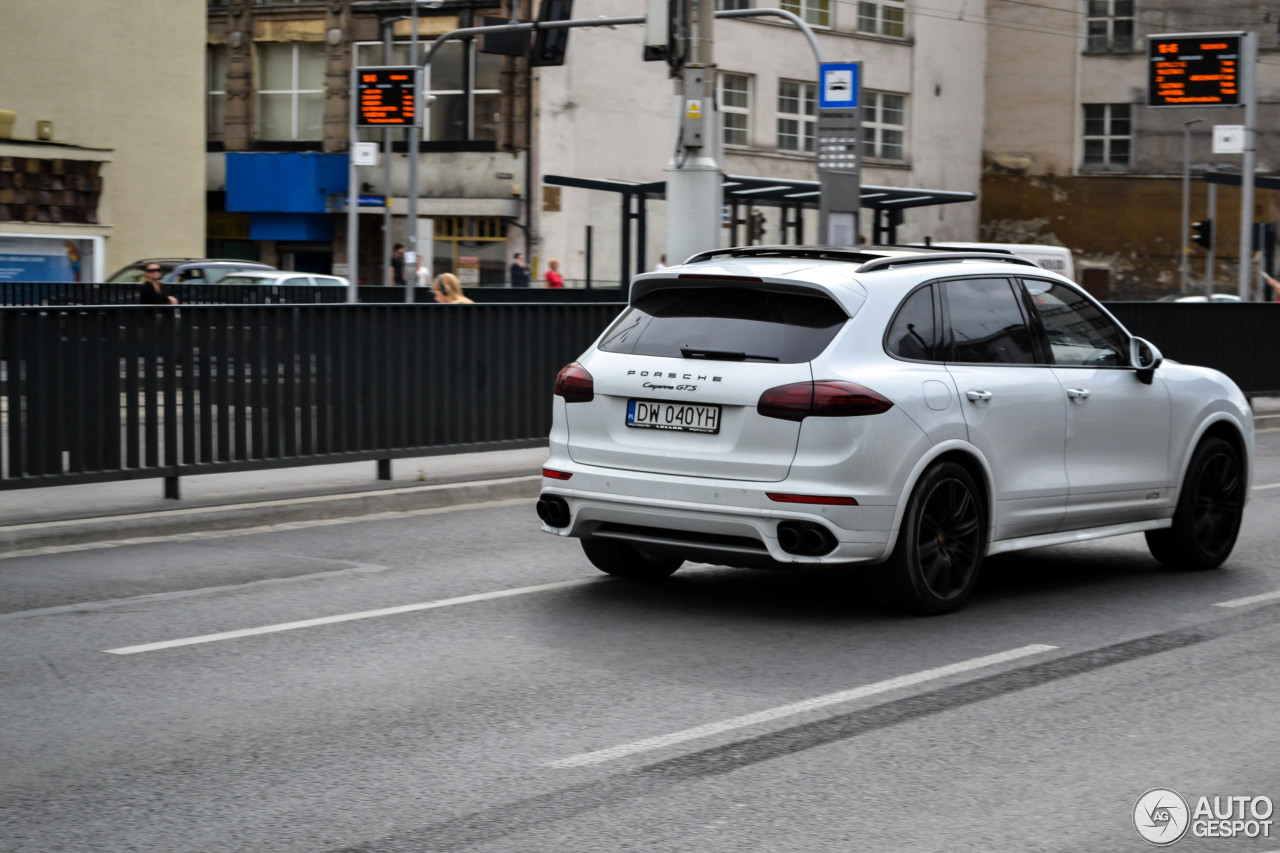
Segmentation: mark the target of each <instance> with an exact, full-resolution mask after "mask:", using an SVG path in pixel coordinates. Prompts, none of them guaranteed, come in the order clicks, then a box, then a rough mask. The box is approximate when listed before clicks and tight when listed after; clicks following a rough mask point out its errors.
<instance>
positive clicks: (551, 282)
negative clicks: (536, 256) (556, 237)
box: [547, 258, 564, 287]
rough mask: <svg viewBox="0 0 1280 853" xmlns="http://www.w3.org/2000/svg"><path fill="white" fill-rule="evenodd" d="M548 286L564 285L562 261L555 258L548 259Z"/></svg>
mask: <svg viewBox="0 0 1280 853" xmlns="http://www.w3.org/2000/svg"><path fill="white" fill-rule="evenodd" d="M547 287H564V276H562V275H560V262H559V261H558V260H556V259H555V258H552V259H551V260H549V261H547Z"/></svg>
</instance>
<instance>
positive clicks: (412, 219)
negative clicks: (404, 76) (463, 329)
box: [404, 0, 427, 302]
mask: <svg viewBox="0 0 1280 853" xmlns="http://www.w3.org/2000/svg"><path fill="white" fill-rule="evenodd" d="M410 3H412V5H413V14H412V15H411V16H410V17H409V20H410V22H411V23H412V24H413V29H412V30H411V31H410V33H409V55H410V56H411V57H413V61H412V63H411V64H412V65H413V66H414V67H415V68H421V59H422V57H420V56H419V55H418V0H410ZM417 78H418V79H417V80H416V81H415V84H416V85H415V86H414V91H415V92H416V93H417V94H416V96H415V97H416V101H417V102H416V103H415V104H414V105H413V125H412V126H411V127H410V128H409V144H408V145H406V146H405V149H406V150H407V151H408V152H409V210H408V218H407V220H406V221H407V224H408V228H409V235H408V240H407V242H408V244H409V252H410V253H411V254H412V256H413V257H414V258H415V259H416V258H417V257H418V152H419V151H420V150H421V149H422V144H421V143H422V112H423V108H424V107H425V106H426V104H427V93H426V92H424V91H422V89H421V85H422V74H421V73H418V74H417ZM417 263H418V262H417V261H415V263H414V268H413V269H408V266H409V263H408V260H407V259H406V261H405V271H404V301H405V302H413V285H414V282H415V281H416V280H417V278H418V270H417Z"/></svg>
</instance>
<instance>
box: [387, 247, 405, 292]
mask: <svg viewBox="0 0 1280 853" xmlns="http://www.w3.org/2000/svg"><path fill="white" fill-rule="evenodd" d="M406 281H407V279H405V277H404V243H396V244H395V246H394V247H393V248H392V249H391V283H392V284H393V285H398V286H400V287H404V286H405V282H406Z"/></svg>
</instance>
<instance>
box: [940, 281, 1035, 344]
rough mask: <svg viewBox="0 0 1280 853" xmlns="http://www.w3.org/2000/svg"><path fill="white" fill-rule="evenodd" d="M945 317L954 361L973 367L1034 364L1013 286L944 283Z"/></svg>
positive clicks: (996, 283)
mask: <svg viewBox="0 0 1280 853" xmlns="http://www.w3.org/2000/svg"><path fill="white" fill-rule="evenodd" d="M943 292H944V293H946V295H947V299H946V304H947V315H948V316H949V317H950V319H951V337H952V339H953V341H954V342H955V355H954V357H953V360H954V361H957V362H966V363H975V364H1035V363H1036V357H1035V351H1034V350H1033V349H1032V346H1031V330H1030V329H1029V328H1028V327H1027V321H1026V319H1024V317H1023V315H1022V309H1021V307H1020V306H1019V304H1018V302H1019V300H1018V296H1017V294H1016V293H1015V292H1014V289H1013V286H1012V284H1011V283H1010V282H1009V281H1008V279H1003V278H975V279H959V280H956V281H948V282H945V285H944V287H943Z"/></svg>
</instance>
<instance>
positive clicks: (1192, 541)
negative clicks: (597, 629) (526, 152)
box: [537, 246, 1253, 613]
mask: <svg viewBox="0 0 1280 853" xmlns="http://www.w3.org/2000/svg"><path fill="white" fill-rule="evenodd" d="M554 394H555V396H554V400H553V402H554V409H553V423H552V427H551V433H550V458H549V459H548V461H547V463H546V468H545V469H544V470H543V479H542V491H541V496H540V499H539V501H538V505H537V509H538V514H539V516H540V518H541V519H542V529H543V530H544V531H546V532H548V533H554V534H557V535H560V536H570V537H576V538H578V539H580V540H581V543H582V548H583V550H584V551H585V553H586V555H587V557H588V558H589V559H590V560H591V562H592V563H593V564H594V565H595V566H596V567H597V568H599V569H600V570H602V571H604V572H606V573H609V574H612V575H620V576H624V577H631V578H659V577H665V576H667V575H670V574H671V573H672V572H674V571H676V570H677V569H678V568H679V567H680V566H681V565H682V563H683V562H684V561H686V560H696V561H704V562H711V563H716V564H721V565H729V566H741V567H753V568H754V567H759V568H787V567H794V566H797V565H809V564H838V565H846V566H850V567H854V566H866V567H873V568H870V571H871V572H872V577H873V581H874V587H875V589H877V590H878V591H879V592H880V593H881V594H882V595H883V596H886V597H889V598H891V599H893V600H894V601H896V602H898V603H900V604H904V605H906V606H908V607H910V608H912V609H915V610H918V611H923V612H926V613H945V612H948V611H952V610H955V609H957V608H958V607H960V606H961V605H962V604H963V603H964V602H965V600H966V599H967V598H968V597H969V596H970V594H971V592H972V591H973V588H974V584H975V583H976V581H977V579H978V575H979V572H980V570H981V566H982V562H983V558H984V557H985V556H989V555H993V554H1000V553H1004V552H1009V551H1018V550H1021V549H1025V548H1033V547H1039V546H1043V545H1054V544H1059V543H1067V542H1079V541H1082V540H1086V539H1094V538H1098V537H1104V536H1115V535H1119V534H1125V533H1136V532H1141V533H1144V534H1145V535H1146V541H1147V544H1148V546H1149V548H1150V551H1151V553H1152V554H1153V555H1154V556H1155V558H1156V559H1157V560H1159V561H1160V562H1161V563H1164V564H1165V565H1167V566H1171V567H1177V568H1184V569H1209V568H1214V567H1216V566H1218V565H1221V564H1222V562H1223V561H1225V560H1226V559H1227V557H1228V555H1229V554H1230V553H1231V550H1232V548H1233V547H1234V544H1235V541H1236V535H1237V532H1238V530H1239V527H1240V521H1241V515H1242V512H1243V510H1244V506H1245V502H1246V500H1247V498H1248V495H1249V488H1248V486H1249V480H1250V477H1251V472H1252V469H1253V466H1252V459H1253V419H1252V417H1251V414H1250V410H1249V405H1248V402H1247V401H1246V399H1245V396H1244V394H1243V393H1242V392H1241V391H1240V389H1239V388H1238V387H1237V386H1236V385H1235V383H1233V382H1232V381H1231V380H1230V379H1229V378H1228V377H1226V376H1225V375H1223V374H1222V373H1219V372H1218V371H1215V370H1211V369H1208V368H1203V367H1193V366H1190V365H1184V364H1178V363H1175V362H1166V361H1164V359H1163V358H1162V356H1161V354H1160V351H1159V349H1157V348H1156V346H1155V345H1153V344H1151V343H1150V342H1148V341H1145V340H1143V339H1142V338H1138V337H1135V336H1133V335H1132V334H1130V333H1129V332H1128V331H1127V330H1126V329H1125V328H1124V327H1123V326H1122V325H1121V324H1120V323H1119V322H1118V321H1117V320H1116V319H1115V318H1114V317H1112V316H1111V314H1110V313H1108V312H1107V310H1106V309H1105V308H1104V307H1103V306H1102V305H1101V304H1099V303H1098V302H1096V301H1095V300H1094V299H1093V298H1092V297H1091V296H1089V295H1088V294H1087V293H1085V292H1084V291H1083V290H1082V289H1081V288H1080V287H1078V286H1077V285H1076V284H1074V283H1073V282H1072V281H1070V280H1069V279H1067V278H1066V277H1064V276H1061V275H1057V274H1055V273H1052V272H1049V271H1048V270H1045V269H1042V268H1040V267H1037V266H1036V265H1035V264H1034V263H1032V262H1030V261H1027V260H1025V259H1022V258H1018V257H1015V256H1012V255H1002V254H991V253H967V252H939V251H931V250H928V249H920V250H901V249H898V250H892V249H885V250H865V251H864V250H856V249H849V250H835V249H831V248H826V247H821V248H812V249H807V248H804V247H786V246H783V247H749V248H741V249H727V250H720V251H714V252H706V253H703V254H700V255H696V256H695V257H693V258H691V259H690V261H689V262H688V263H686V264H684V265H681V266H673V267H667V268H666V269H663V270H661V271H656V272H651V273H645V274H643V275H640V276H637V277H636V279H635V280H634V282H633V283H632V285H631V290H630V298H629V304H628V307H627V308H626V309H625V310H624V311H623V312H622V314H621V315H620V316H619V317H618V318H617V319H616V320H615V321H614V322H613V323H612V324H611V325H610V326H609V327H608V328H607V329H606V330H605V331H604V333H603V334H601V335H600V337H599V338H598V339H597V340H596V342H595V343H594V344H593V345H592V346H591V347H590V348H589V349H588V350H587V351H586V352H585V353H584V354H583V355H582V356H581V357H580V358H579V359H578V361H576V362H573V363H571V364H569V365H567V366H566V367H565V368H564V369H563V370H561V371H560V373H559V375H558V376H557V377H556V381H555V391H554Z"/></svg>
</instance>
